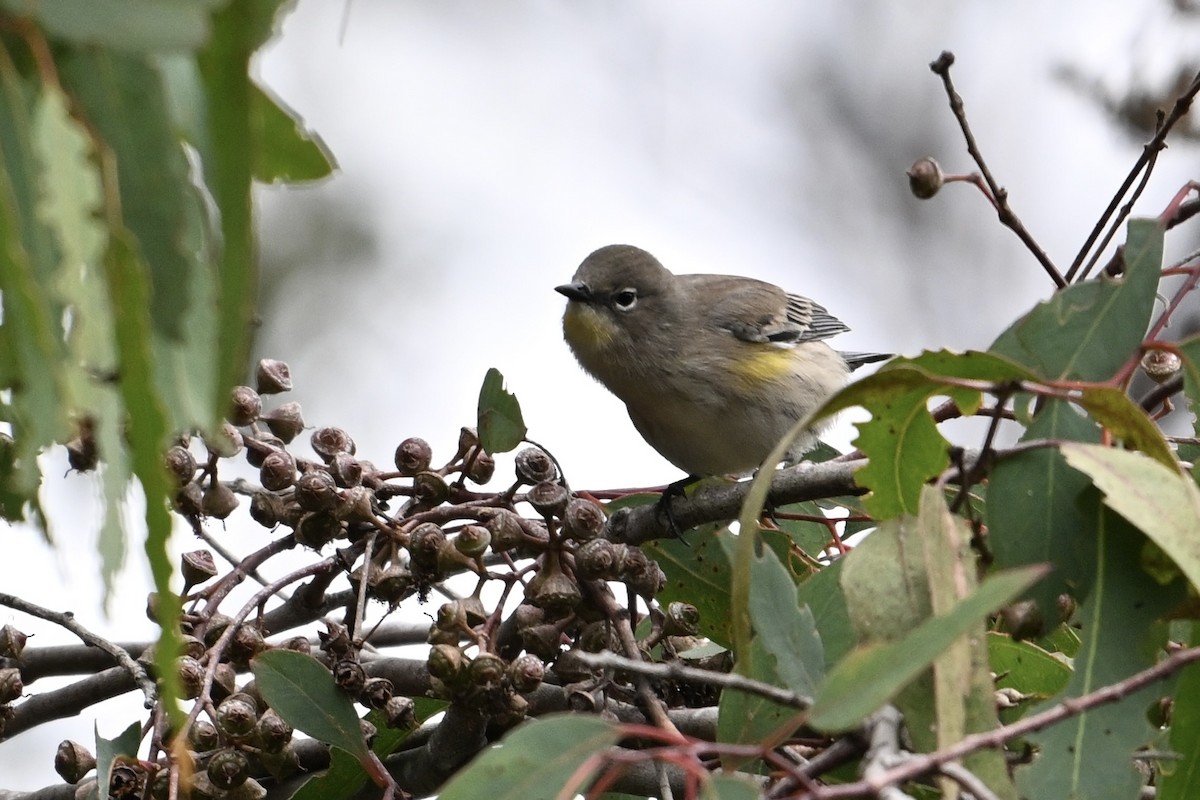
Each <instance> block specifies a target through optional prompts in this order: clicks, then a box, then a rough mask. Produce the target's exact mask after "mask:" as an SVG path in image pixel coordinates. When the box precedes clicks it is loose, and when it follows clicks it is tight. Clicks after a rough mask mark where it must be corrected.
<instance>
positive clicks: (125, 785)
mask: <svg viewBox="0 0 1200 800" xmlns="http://www.w3.org/2000/svg"><path fill="white" fill-rule="evenodd" d="M145 780H146V770H145V768H144V767H142V766H141V765H140V764H114V766H113V768H112V770H111V771H110V772H109V775H108V796H109V798H110V800H124V798H127V797H128V798H135V797H137V796H138V795H140V794H141V793H142V786H143V785H144V783H145Z"/></svg>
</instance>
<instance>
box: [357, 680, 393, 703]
mask: <svg viewBox="0 0 1200 800" xmlns="http://www.w3.org/2000/svg"><path fill="white" fill-rule="evenodd" d="M393 692H395V687H393V686H392V682H391V681H389V680H388V679H387V678H367V681H366V683H364V684H363V688H362V691H360V692H359V693H358V702H360V703H362V704H363V705H364V706H366V707H367V708H384V707H385V706H387V704H388V701H389V700H391V699H392V694H393Z"/></svg>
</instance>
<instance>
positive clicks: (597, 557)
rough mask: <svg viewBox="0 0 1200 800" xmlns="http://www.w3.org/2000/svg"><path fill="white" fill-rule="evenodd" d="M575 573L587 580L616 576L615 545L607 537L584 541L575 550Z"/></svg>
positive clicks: (611, 578)
mask: <svg viewBox="0 0 1200 800" xmlns="http://www.w3.org/2000/svg"><path fill="white" fill-rule="evenodd" d="M575 574H576V575H578V576H579V577H580V578H583V579H584V580H588V581H594V580H598V579H600V578H605V579H608V580H613V579H615V578H616V577H617V574H618V570H617V552H616V545H614V544H613V543H612V542H610V541H608V540H607V539H592V540H591V541H590V542H584V543H583V544H582V545H580V547H579V549H578V550H576V551H575Z"/></svg>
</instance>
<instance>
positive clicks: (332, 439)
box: [309, 428, 358, 463]
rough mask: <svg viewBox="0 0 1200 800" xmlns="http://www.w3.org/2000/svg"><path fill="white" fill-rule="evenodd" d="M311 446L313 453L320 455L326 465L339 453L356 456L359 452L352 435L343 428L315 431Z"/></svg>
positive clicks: (318, 429) (310, 442) (310, 440)
mask: <svg viewBox="0 0 1200 800" xmlns="http://www.w3.org/2000/svg"><path fill="white" fill-rule="evenodd" d="M309 444H310V445H311V446H312V449H313V452H314V453H316V454H317V455H319V456H320V457H321V459H322V460H324V461H325V463H329V462H330V461H331V460H333V457H334V456H336V455H337V454H338V453H345V454H347V455H354V454H355V452H357V450H358V448H357V446H355V444H354V440H353V439H351V438H350V434H348V433H346V432H345V431H344V430H342V429H341V428H317V429H316V430H315V431H313V435H312V437H311V438H310V439H309Z"/></svg>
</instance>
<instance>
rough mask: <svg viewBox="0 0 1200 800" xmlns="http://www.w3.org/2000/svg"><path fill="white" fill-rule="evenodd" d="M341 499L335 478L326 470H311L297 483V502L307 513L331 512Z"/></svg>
mask: <svg viewBox="0 0 1200 800" xmlns="http://www.w3.org/2000/svg"><path fill="white" fill-rule="evenodd" d="M340 499H341V498H340V497H339V495H338V491H337V484H335V483H334V482H333V476H332V475H330V474H329V473H328V472H326V471H325V470H322V469H314V470H309V471H308V472H305V473H304V474H303V475H301V476H300V479H299V480H297V481H296V502H298V503H299V504H300V507H301V508H303V509H304V510H305V511H330V510H332V509H334V508H336V507H337V505H338V501H339V500H340Z"/></svg>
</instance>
